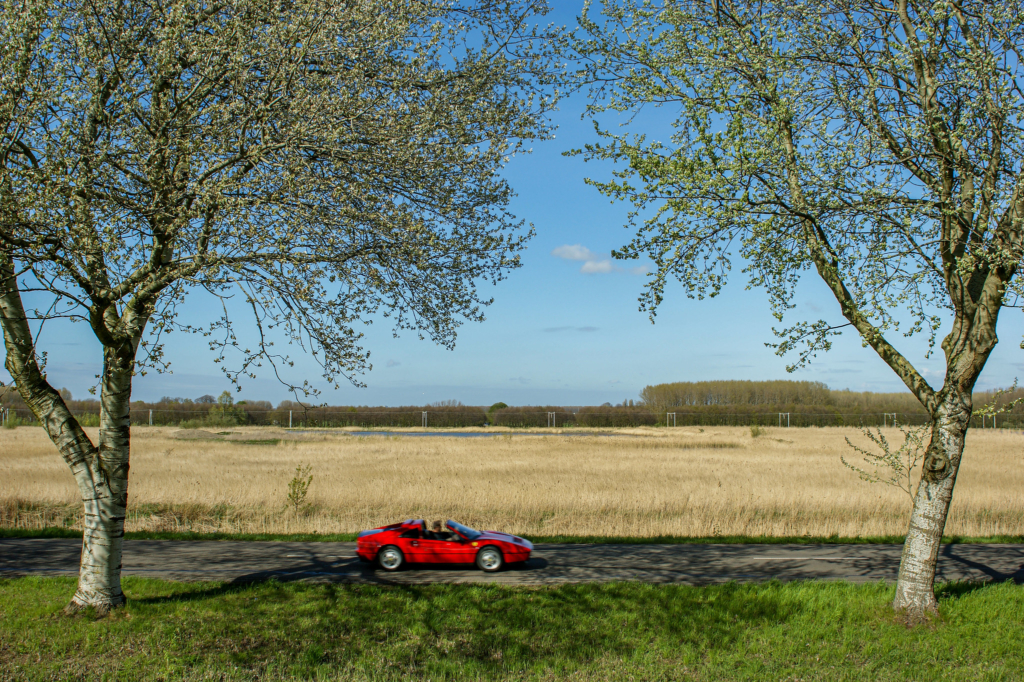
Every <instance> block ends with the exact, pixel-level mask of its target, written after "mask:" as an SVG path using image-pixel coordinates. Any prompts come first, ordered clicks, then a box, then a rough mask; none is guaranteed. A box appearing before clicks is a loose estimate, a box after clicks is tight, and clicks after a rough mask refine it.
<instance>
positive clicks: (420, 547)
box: [356, 519, 533, 573]
mask: <svg viewBox="0 0 1024 682" xmlns="http://www.w3.org/2000/svg"><path fill="white" fill-rule="evenodd" d="M445 525H446V526H447V527H448V530H447V531H443V532H441V533H434V532H432V531H429V530H427V522H426V521H424V520H422V519H409V520H407V521H403V522H402V523H393V524H391V525H390V526H381V527H380V528H374V529H373V530H364V531H362V532H361V533H359V539H358V540H357V549H356V553H357V554H358V555H359V557H360V558H361V559H363V560H365V561H376V562H377V564H378V565H379V566H380V567H381V568H383V569H384V570H385V571H397V570H398V569H400V568H402V567H403V566H405V564H473V563H475V564H476V566H477V568H479V569H480V570H481V571H487V572H488V573H493V572H494V571H500V570H501V569H502V567H504V566H505V564H514V563H517V562H520V561H526V560H528V559H529V558H530V552H531V551H532V550H533V543H531V542H530V541H529V540H524V539H523V538H518V537H516V536H515V535H509V534H507V533H498V532H495V531H491V530H485V531H479V530H473V529H472V528H469V527H467V526H463V525H462V524H461V523H456V522H455V521H449V522H448V523H447V524H445Z"/></svg>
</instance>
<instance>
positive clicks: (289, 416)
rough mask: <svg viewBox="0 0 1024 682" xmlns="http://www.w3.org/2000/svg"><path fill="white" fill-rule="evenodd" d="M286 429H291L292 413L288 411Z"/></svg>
mask: <svg viewBox="0 0 1024 682" xmlns="http://www.w3.org/2000/svg"><path fill="white" fill-rule="evenodd" d="M288 428H289V429H290V428H292V411H291V410H288Z"/></svg>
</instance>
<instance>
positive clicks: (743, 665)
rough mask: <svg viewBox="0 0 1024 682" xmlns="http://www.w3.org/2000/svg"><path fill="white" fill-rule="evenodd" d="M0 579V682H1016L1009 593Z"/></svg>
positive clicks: (1014, 614) (1020, 590) (969, 588)
mask: <svg viewBox="0 0 1024 682" xmlns="http://www.w3.org/2000/svg"><path fill="white" fill-rule="evenodd" d="M124 587H125V591H126V593H127V594H128V596H129V599H130V601H129V604H128V606H127V607H126V608H125V609H122V610H120V611H116V612H114V613H113V614H111V615H109V616H106V617H103V618H99V619H97V618H94V617H90V616H89V615H88V614H85V615H80V616H76V617H67V616H63V615H62V614H61V608H62V607H63V606H64V605H65V604H66V603H67V601H68V600H69V598H70V597H71V595H72V593H73V592H74V589H75V581H74V580H73V579H68V578H18V579H6V580H0V679H4V680H22V679H25V680H41V679H59V680H76V679H90V680H91V679H109V680H135V679H147V680H148V679H154V680H157V679H159V680H199V679H204V680H205V679H218V680H252V679H259V680H291V679H303V680H310V679H324V680H326V679H330V680H339V679H340V680H399V679H430V680H455V679H458V680H461V679H473V680H547V679H566V678H568V679H573V680H618V679H622V680H625V679H633V680H641V679H642V680H675V679H698V680H767V679H801V680H938V679H943V680H1020V679H1022V672H1021V671H1024V648H1022V647H1021V646H1020V642H1021V641H1022V639H1024V623H1022V619H1021V617H1020V614H1021V613H1024V587H1022V586H1017V585H1013V584H1009V583H1004V584H990V585H968V584H951V585H944V586H941V587H940V588H939V591H938V593H939V601H940V616H939V617H938V618H937V619H935V620H934V621H933V622H931V623H930V624H928V625H925V626H919V627H916V628H907V627H906V626H904V625H902V624H900V622H899V621H898V619H897V618H896V617H895V616H894V614H893V613H892V611H891V610H890V608H889V603H890V601H891V599H892V597H893V588H892V587H891V586H887V585H882V584H868V585H851V584H846V583H814V582H809V583H786V584H782V583H762V584H751V585H738V584H728V585H719V586H712V587H689V586H675V585H647V584H642V583H611V584H602V585H565V586H559V587H544V588H523V587H503V586H499V585H418V586H401V587H399V586H378V585H371V586H367V585H359V586H357V585H324V584H305V583H278V582H265V583H257V584H249V585H229V584H220V583H173V582H165V581H160V580H151V579H144V578H126V579H125V580H124Z"/></svg>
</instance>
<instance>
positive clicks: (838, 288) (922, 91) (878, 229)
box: [573, 0, 1024, 409]
mask: <svg viewBox="0 0 1024 682" xmlns="http://www.w3.org/2000/svg"><path fill="white" fill-rule="evenodd" d="M603 15H604V16H603V19H602V23H599V22H598V21H596V20H594V18H592V17H591V16H590V14H589V6H588V11H587V12H585V16H584V20H583V22H582V23H581V26H582V28H583V29H584V30H585V31H586V34H585V35H583V36H581V37H580V38H579V39H577V40H576V41H575V42H574V43H573V48H574V50H575V54H576V56H577V57H578V59H579V62H580V64H581V65H582V66H581V68H580V69H579V71H578V72H577V74H576V77H577V82H578V84H579V85H580V86H581V87H589V89H590V94H591V101H590V105H589V107H588V110H587V113H588V115H589V116H590V117H591V118H592V119H593V120H594V121H595V127H596V129H597V132H598V136H599V139H600V142H598V143H595V144H591V145H587V146H585V147H584V148H582V149H578V150H575V151H574V152H573V153H575V154H580V155H583V156H584V157H586V158H591V159H602V160H612V161H616V162H619V166H618V169H617V170H616V171H615V173H614V176H613V177H614V179H612V180H607V181H602V180H588V182H589V183H590V184H592V185H594V186H595V187H596V188H597V189H598V190H599V191H601V192H602V193H603V194H605V195H606V196H608V197H610V198H612V199H613V200H617V201H627V202H629V203H631V204H632V206H633V211H632V212H631V213H630V215H629V224H628V226H629V227H630V228H635V229H636V236H635V237H634V239H633V240H632V241H631V242H630V243H629V244H627V245H626V246H625V247H623V248H622V249H619V250H618V251H616V252H615V254H616V257H619V258H641V257H647V258H650V259H651V260H652V261H654V263H655V266H656V270H655V272H654V273H652V276H651V279H650V281H649V282H648V286H647V288H646V291H645V292H644V293H643V295H642V296H641V298H640V304H641V305H640V307H641V309H645V310H649V311H651V313H652V315H653V314H654V312H655V309H656V308H657V306H658V305H659V304H660V303H661V301H662V299H663V297H664V295H665V288H666V286H667V284H668V282H669V281H671V280H673V279H674V280H676V281H678V282H679V284H681V285H682V288H683V290H684V291H685V292H686V294H687V295H689V296H691V297H696V298H702V297H704V296H714V295H715V294H716V293H717V292H718V291H719V289H720V287H721V286H723V285H724V283H725V281H726V278H727V276H728V274H729V272H730V270H731V264H732V262H733V260H734V259H735V258H736V257H739V258H741V259H742V261H743V263H744V267H743V272H744V274H746V275H747V281H748V284H749V286H752V287H760V288H764V289H765V290H766V291H767V293H768V294H769V300H770V305H771V307H772V312H773V314H774V315H775V317H776V318H777V319H778V320H780V321H782V320H783V318H784V317H786V316H787V315H792V310H793V308H794V304H793V296H794V293H795V291H796V287H797V284H798V282H799V281H800V279H801V276H802V275H803V273H804V272H806V271H807V270H808V269H810V268H814V270H815V271H816V272H817V273H818V275H819V277H820V278H821V279H822V281H823V282H824V283H825V284H826V285H827V286H828V287H829V289H830V290H831V291H832V293H833V295H834V296H835V298H836V300H837V302H838V303H839V308H840V311H841V313H842V315H843V316H844V317H845V318H846V322H847V323H849V325H847V324H844V323H839V322H838V321H834V320H828V321H826V320H818V321H817V322H813V323H812V322H809V321H797V322H796V323H795V324H790V325H787V326H785V327H782V328H780V329H779V330H778V331H776V334H777V335H778V336H779V338H780V341H779V343H777V344H774V345H773V347H775V348H776V349H777V350H778V351H779V352H780V353H786V352H789V351H791V350H795V349H797V348H802V349H803V350H802V351H800V356H799V358H798V360H797V362H795V363H793V364H792V365H790V367H789V369H790V370H793V369H795V368H797V367H799V366H801V365H803V364H804V363H806V362H807V361H808V360H809V358H810V357H813V355H814V353H816V352H817V351H819V350H827V349H828V347H829V343H830V341H829V338H830V337H831V336H832V335H834V334H835V333H837V331H838V330H839V329H840V328H842V327H845V326H852V327H854V328H855V329H856V330H857V332H858V333H859V334H860V335H861V337H862V339H863V340H864V341H865V343H867V344H869V345H871V346H872V347H873V348H874V349H875V350H876V351H877V352H878V353H879V355H880V356H881V357H882V358H883V359H884V360H885V361H886V362H887V363H889V365H890V366H891V367H892V368H893V369H894V371H896V372H897V374H898V375H899V376H900V377H901V378H902V379H903V380H904V381H905V382H906V383H907V385H908V387H910V388H911V390H912V391H914V393H915V395H917V396H918V398H919V399H920V400H921V401H922V402H923V403H924V404H925V405H926V406H928V408H929V409H932V408H933V407H936V406H937V404H938V403H937V402H936V401H935V400H934V391H933V390H932V389H931V388H930V387H929V386H928V385H927V382H925V381H924V379H923V378H922V377H921V376H920V374H919V373H918V372H917V371H916V370H915V369H914V368H913V366H912V365H911V364H910V363H909V362H908V361H907V360H906V359H905V358H904V357H903V356H902V355H901V354H900V353H899V351H898V350H897V349H896V348H895V347H894V346H893V345H892V344H891V343H890V342H889V340H888V339H887V338H886V334H887V333H888V332H891V331H897V330H899V331H902V332H903V333H904V334H905V335H906V336H910V335H913V334H918V333H925V334H927V335H928V340H929V347H931V346H932V345H933V344H934V343H935V341H936V338H937V332H938V330H939V326H940V324H941V323H942V322H943V321H944V320H946V319H948V318H949V317H951V316H952V317H953V318H955V319H956V320H957V322H955V324H954V330H953V332H952V333H951V335H950V336H949V337H947V342H948V344H947V345H948V346H949V348H948V349H946V352H947V355H950V357H952V356H953V355H958V356H960V357H968V356H969V357H970V360H969V361H968V362H967V363H966V364H965V365H964V366H963V369H964V371H966V372H967V375H965V376H970V377H971V378H969V379H967V380H966V384H964V385H965V386H966V385H973V382H974V380H975V379H976V377H977V375H978V373H980V371H981V368H982V367H983V366H984V362H985V359H986V358H987V355H988V352H989V351H990V349H991V345H990V344H989V343H988V341H983V339H988V338H990V337H993V334H994V324H995V320H996V318H997V317H998V312H999V309H1000V307H1001V306H1002V305H1003V300H1004V298H1005V296H1006V294H1007V293H1011V292H1012V293H1014V294H1016V295H1019V294H1020V293H1021V292H1020V286H1021V285H1020V283H1019V280H1018V279H1016V278H1015V275H1016V270H1017V268H1018V267H1019V265H1020V261H1021V254H1022V244H1024V242H1022V225H1024V222H1022V221H1024V194H1022V191H1021V190H1022V188H1024V176H1022V175H1021V171H1020V168H1021V166H1022V162H1024V102H1022V99H1021V94H1022V93H1024V91H1022V90H1021V85H1022V84H1024V71H1022V70H1021V66H1020V64H1019V60H1017V59H1016V58H1015V57H1014V56H1012V55H1013V54H1015V52H1014V50H1015V48H1013V47H1012V46H1014V45H1019V44H1021V43H1022V42H1024V28H1022V26H1024V21H1022V19H1024V17H1022V16H1021V8H1020V6H1019V4H1018V3H1011V2H998V3H981V2H969V3H967V5H963V4H962V3H961V4H954V3H946V2H940V3H938V4H937V5H934V6H933V5H932V4H931V3H919V2H915V1H914V0H911V1H910V2H909V3H907V13H906V15H898V13H895V12H892V11H890V10H889V9H888V8H887V6H886V7H883V6H882V5H879V4H877V3H871V2H864V3H854V4H852V5H851V4H850V3H841V2H825V3H820V2H809V1H808V2H804V1H802V0H800V1H798V2H795V3H792V2H790V3H767V4H766V3H762V2H728V3H723V2H716V1H712V0H684V1H682V2H673V3H667V4H664V5H660V4H656V3H650V2H637V1H636V0H618V1H616V0H609V1H608V2H606V3H605V4H604V6H603ZM1011 93H1014V94H1011ZM652 105H653V106H661V107H666V106H670V107H671V108H672V111H673V112H674V119H673V120H672V122H671V137H670V138H669V139H668V140H667V141H664V142H654V141H648V138H647V137H645V135H647V136H649V137H653V133H652V132H651V131H650V130H649V129H644V128H643V127H642V126H640V125H639V124H638V123H637V120H638V119H635V118H634V115H635V114H636V113H638V112H640V111H641V110H642V109H643V108H645V107H650V106H652ZM617 112H626V113H628V114H630V116H629V117H628V118H626V122H625V123H623V124H621V127H620V129H619V130H612V129H606V128H605V127H603V126H602V125H601V124H602V123H603V122H605V121H610V120H613V115H614V114H616V113H617ZM986 292H987V293H986ZM972 339H973V340H972ZM944 348H946V347H945V346H944ZM965 354H966V355H965ZM961 383H963V382H961Z"/></svg>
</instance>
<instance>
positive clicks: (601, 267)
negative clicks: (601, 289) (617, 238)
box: [580, 258, 619, 275]
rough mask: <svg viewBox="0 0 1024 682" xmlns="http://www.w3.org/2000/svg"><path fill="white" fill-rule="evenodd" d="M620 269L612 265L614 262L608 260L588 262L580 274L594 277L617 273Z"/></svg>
mask: <svg viewBox="0 0 1024 682" xmlns="http://www.w3.org/2000/svg"><path fill="white" fill-rule="evenodd" d="M618 269H619V268H617V267H615V266H614V265H612V262H611V261H610V260H608V259H607V258H606V259H604V260H588V261H587V262H586V263H584V264H583V267H581V268H580V272H583V273H586V274H588V275H593V274H604V273H606V272H615V271H616V270H618Z"/></svg>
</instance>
